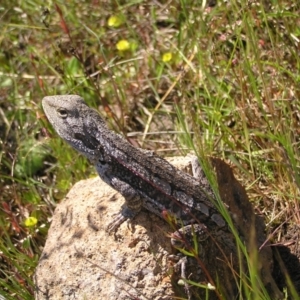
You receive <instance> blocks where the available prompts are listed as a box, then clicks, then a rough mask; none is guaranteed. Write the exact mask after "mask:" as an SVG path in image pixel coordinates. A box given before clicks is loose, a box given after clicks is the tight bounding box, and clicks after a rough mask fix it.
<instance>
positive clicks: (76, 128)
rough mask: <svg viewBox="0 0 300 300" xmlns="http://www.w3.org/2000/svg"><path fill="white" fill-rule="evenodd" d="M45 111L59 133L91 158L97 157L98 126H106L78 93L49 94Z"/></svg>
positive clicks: (46, 98)
mask: <svg viewBox="0 0 300 300" xmlns="http://www.w3.org/2000/svg"><path fill="white" fill-rule="evenodd" d="M42 106H43V109H44V112H45V114H46V116H47V118H48V120H49V122H50V123H51V125H52V126H53V128H54V129H55V131H56V132H57V133H58V135H59V136H60V137H61V138H63V139H64V140H65V141H66V142H67V143H69V144H70V145H71V146H72V147H73V148H75V149H76V150H77V151H79V152H80V153H82V154H83V155H84V156H86V157H87V158H89V159H90V160H94V159H95V158H97V152H98V151H97V150H98V147H99V142H98V141H97V139H96V132H97V131H98V126H99V124H101V125H102V126H104V127H103V128H105V127H106V125H105V123H104V121H103V120H102V118H101V117H100V116H99V114H98V113H97V112H96V111H95V110H93V109H92V108H90V107H88V106H87V104H86V103H85V102H84V100H83V99H82V98H81V97H80V96H77V95H57V96H47V97H44V98H43V100H42Z"/></svg>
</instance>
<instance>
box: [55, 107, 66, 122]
mask: <svg viewBox="0 0 300 300" xmlns="http://www.w3.org/2000/svg"><path fill="white" fill-rule="evenodd" d="M57 112H58V114H59V116H60V117H61V118H63V119H65V118H66V117H67V116H68V113H67V110H66V109H64V108H58V109H57Z"/></svg>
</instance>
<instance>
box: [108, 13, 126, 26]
mask: <svg viewBox="0 0 300 300" xmlns="http://www.w3.org/2000/svg"><path fill="white" fill-rule="evenodd" d="M122 24H123V18H122V17H121V16H116V15H115V16H111V17H110V18H109V19H108V21H107V25H108V26H110V27H119V26H121V25H122Z"/></svg>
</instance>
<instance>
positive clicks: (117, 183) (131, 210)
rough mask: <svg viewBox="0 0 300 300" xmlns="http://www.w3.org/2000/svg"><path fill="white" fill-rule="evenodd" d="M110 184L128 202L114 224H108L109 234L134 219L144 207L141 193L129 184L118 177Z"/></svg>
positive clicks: (114, 220)
mask: <svg viewBox="0 0 300 300" xmlns="http://www.w3.org/2000/svg"><path fill="white" fill-rule="evenodd" d="M110 183H111V186H112V187H113V188H114V189H115V190H117V191H118V192H119V193H120V194H121V195H122V196H123V197H124V198H125V201H126V202H125V204H124V205H123V207H122V210H121V211H120V212H119V213H117V214H116V215H115V217H114V219H113V220H112V222H110V223H109V224H108V226H107V228H106V230H107V231H108V232H112V231H114V230H116V229H117V228H118V227H119V226H120V225H121V224H122V223H123V222H125V221H126V220H128V219H133V218H134V217H135V216H136V215H137V214H138V213H139V212H140V211H141V208H142V205H143V201H142V198H141V196H140V195H139V193H138V192H137V191H136V190H135V189H134V188H133V187H132V186H131V185H129V184H128V183H126V182H124V181H122V180H120V179H119V178H117V177H113V178H112V179H111V182H110Z"/></svg>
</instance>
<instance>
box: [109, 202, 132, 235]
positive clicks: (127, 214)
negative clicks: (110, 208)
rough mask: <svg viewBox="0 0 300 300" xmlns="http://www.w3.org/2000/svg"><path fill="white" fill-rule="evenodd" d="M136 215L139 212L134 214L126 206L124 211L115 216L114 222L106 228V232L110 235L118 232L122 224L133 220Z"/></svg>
mask: <svg viewBox="0 0 300 300" xmlns="http://www.w3.org/2000/svg"><path fill="white" fill-rule="evenodd" d="M136 215H137V212H133V211H132V210H131V209H129V208H128V207H126V206H125V207H124V208H123V209H122V211H120V212H118V213H116V214H114V217H113V220H112V221H111V222H110V223H109V224H108V225H107V227H106V231H107V232H108V233H111V232H113V231H116V230H117V229H118V228H119V227H120V225H121V224H122V223H124V222H125V221H127V220H131V219H133V218H134V217H135V216H136Z"/></svg>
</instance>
